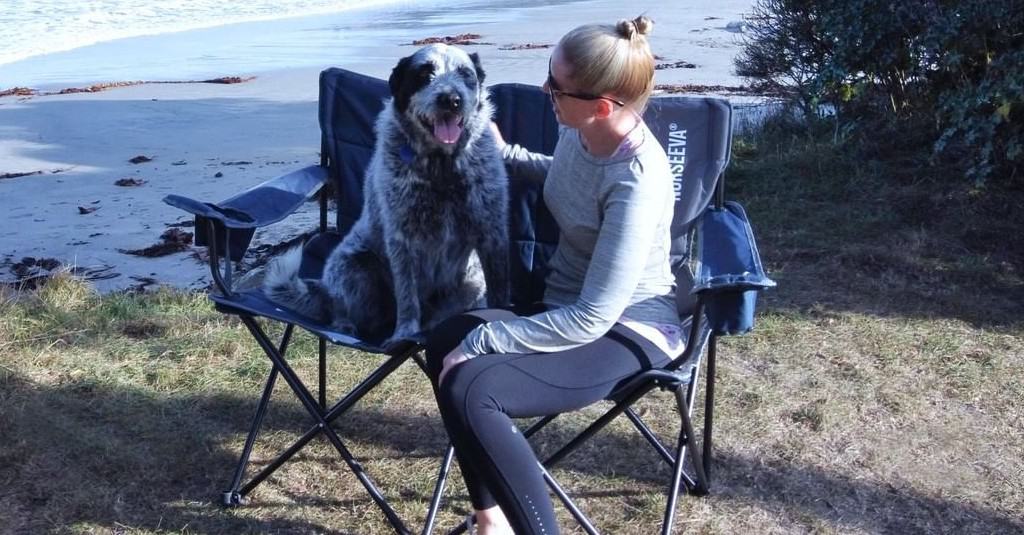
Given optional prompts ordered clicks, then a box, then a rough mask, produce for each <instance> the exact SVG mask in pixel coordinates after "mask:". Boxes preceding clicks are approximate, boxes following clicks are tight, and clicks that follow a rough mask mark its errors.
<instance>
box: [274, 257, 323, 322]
mask: <svg viewBox="0 0 1024 535" xmlns="http://www.w3.org/2000/svg"><path fill="white" fill-rule="evenodd" d="M301 264H302V246H301V245H300V246H298V247H293V248H291V249H289V250H288V252H286V253H285V254H283V255H281V256H279V257H277V258H275V259H273V260H271V261H270V263H269V264H267V271H266V276H265V277H264V278H263V293H264V294H266V296H267V297H268V298H270V300H271V301H273V302H275V303H277V304H279V305H283V306H285V307H288V308H290V309H292V310H294V311H295V312H298V313H299V314H303V315H305V316H309V317H311V318H315V319H317V320H319V321H327V320H328V319H329V318H330V316H331V314H330V309H331V298H330V296H329V295H328V294H327V292H326V290H325V288H324V287H323V285H322V284H320V281H313V280H304V279H303V278H302V277H300V276H299V267H300V265H301Z"/></svg>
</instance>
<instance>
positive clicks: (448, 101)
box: [437, 93, 462, 111]
mask: <svg viewBox="0 0 1024 535" xmlns="http://www.w3.org/2000/svg"><path fill="white" fill-rule="evenodd" d="M437 105H438V106H440V107H441V108H442V109H445V110H448V111H459V109H460V108H462V97H460V96H459V95H457V94H455V93H444V94H442V95H441V96H439V97H437Z"/></svg>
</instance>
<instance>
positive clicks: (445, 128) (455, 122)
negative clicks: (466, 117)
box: [434, 117, 462, 144]
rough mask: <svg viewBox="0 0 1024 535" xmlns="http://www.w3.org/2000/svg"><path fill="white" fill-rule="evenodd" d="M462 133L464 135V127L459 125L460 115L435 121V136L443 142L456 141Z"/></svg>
mask: <svg viewBox="0 0 1024 535" xmlns="http://www.w3.org/2000/svg"><path fill="white" fill-rule="evenodd" d="M460 135H462V127H461V126H459V118H458V117H452V118H450V119H447V120H444V119H439V120H437V121H435V122H434V137H436V138H437V140H438V141H440V142H441V143H448V144H451V143H455V142H456V141H458V140H459V136H460Z"/></svg>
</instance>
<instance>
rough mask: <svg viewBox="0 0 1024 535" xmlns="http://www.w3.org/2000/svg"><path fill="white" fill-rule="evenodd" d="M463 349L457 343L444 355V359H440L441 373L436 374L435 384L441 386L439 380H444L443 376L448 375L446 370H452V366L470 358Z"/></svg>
mask: <svg viewBox="0 0 1024 535" xmlns="http://www.w3.org/2000/svg"><path fill="white" fill-rule="evenodd" d="M471 358H472V357H470V356H469V355H467V354H466V353H465V352H464V351H462V345H461V344H459V345H458V346H456V347H455V349H453V350H452V351H451V353H448V354H447V355H445V357H444V360H443V361H441V373H440V374H439V375H438V376H437V386H441V382H442V381H444V377H445V376H446V375H448V372H450V371H452V369H453V368H455V367H456V366H458V365H459V364H462V363H463V362H466V361H467V360H469V359H471Z"/></svg>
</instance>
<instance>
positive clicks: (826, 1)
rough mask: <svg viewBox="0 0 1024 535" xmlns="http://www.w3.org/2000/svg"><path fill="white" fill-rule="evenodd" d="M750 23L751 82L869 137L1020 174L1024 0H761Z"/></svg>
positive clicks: (975, 175)
mask: <svg viewBox="0 0 1024 535" xmlns="http://www.w3.org/2000/svg"><path fill="white" fill-rule="evenodd" d="M750 23H751V24H750V28H751V29H750V33H749V38H748V41H747V43H746V46H745V49H744V51H743V52H742V53H741V55H740V56H739V58H737V61H736V67H737V72H738V73H739V74H740V75H742V76H745V77H747V78H749V79H750V80H751V82H752V85H753V86H754V87H755V88H758V89H761V90H765V91H771V92H773V93H777V94H782V95H784V96H785V97H786V98H787V100H788V101H789V103H790V104H792V105H793V106H795V107H797V108H798V109H799V110H801V111H802V112H803V115H804V116H805V117H807V118H809V119H810V120H812V121H818V120H828V121H834V122H835V128H836V131H837V132H839V131H843V132H851V133H852V135H851V136H848V137H844V139H849V140H853V141H855V142H859V143H861V144H864V145H865V146H866V147H871V148H878V146H879V145H880V143H879V141H880V140H885V142H887V143H897V144H902V145H903V146H904V148H910V149H916V150H918V151H919V152H923V153H928V154H930V155H931V161H932V162H933V163H941V164H943V165H948V164H956V165H959V167H960V168H961V169H962V170H963V171H964V172H965V173H966V175H967V176H969V177H970V178H972V179H973V180H975V181H976V182H978V183H981V182H983V181H985V180H988V179H993V178H999V179H1004V180H1008V181H1010V182H1017V183H1018V184H1020V183H1024V177H1022V176H1021V174H1022V173H1020V172H1019V171H1020V168H1021V165H1022V163H1024V146H1022V145H1024V120H1022V119H1024V89H1022V83H1024V82H1022V81H1024V30H1022V28H1024V1H1022V0H902V1H899V2H891V1H883V0H758V1H757V3H756V4H755V6H754V12H753V14H752V16H751V20H750ZM823 110H824V111H826V112H827V113H824V114H823V113H822V111H823ZM823 116H824V117H823Z"/></svg>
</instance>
